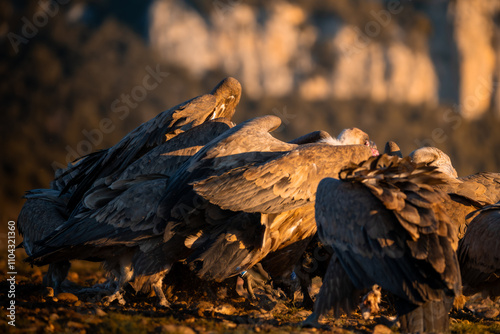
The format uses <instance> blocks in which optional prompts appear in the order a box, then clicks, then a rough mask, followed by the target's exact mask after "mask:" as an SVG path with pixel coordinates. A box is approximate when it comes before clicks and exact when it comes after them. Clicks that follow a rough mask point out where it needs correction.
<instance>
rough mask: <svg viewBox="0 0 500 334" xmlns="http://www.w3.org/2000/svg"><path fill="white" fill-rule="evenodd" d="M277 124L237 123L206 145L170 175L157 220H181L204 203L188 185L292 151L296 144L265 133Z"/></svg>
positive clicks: (272, 119)
mask: <svg viewBox="0 0 500 334" xmlns="http://www.w3.org/2000/svg"><path fill="white" fill-rule="evenodd" d="M280 124H281V120H280V119H279V117H276V116H263V117H257V118H254V119H251V120H248V121H246V122H243V123H240V124H239V125H237V126H235V127H234V128H232V129H230V130H228V131H226V132H225V133H224V134H222V135H221V136H219V137H217V138H216V139H214V140H213V141H212V142H210V143H208V144H207V145H205V146H204V147H203V148H202V149H201V150H200V151H198V153H196V154H195V155H194V156H193V157H192V158H191V159H189V160H188V161H187V162H186V163H185V164H184V165H183V166H181V167H180V168H179V169H178V170H177V172H176V173H175V174H174V175H172V177H171V182H170V183H169V186H168V189H167V190H166V192H165V194H166V195H165V198H164V199H163V200H162V202H161V203H160V205H159V207H158V212H157V213H158V219H160V220H164V221H166V222H169V221H170V220H171V219H174V220H177V221H181V220H183V219H185V218H186V214H188V213H189V212H191V211H193V210H194V209H196V207H195V206H198V205H204V204H205V203H206V201H205V200H203V199H202V198H201V197H200V196H198V195H196V193H194V192H193V191H192V186H191V185H190V183H191V182H193V181H196V180H200V179H205V178H207V177H210V176H213V175H219V174H222V173H224V172H226V171H227V170H231V169H233V168H237V167H240V166H242V165H243V166H244V165H247V164H252V163H255V162H256V161H261V160H262V159H269V157H273V156H276V155H279V154H280V153H282V152H287V151H289V150H291V149H293V148H295V147H296V145H292V144H287V143H284V142H282V141H280V140H278V139H275V138H274V137H272V136H271V135H270V134H269V133H268V132H269V131H272V130H274V129H276V128H278V127H279V125H280Z"/></svg>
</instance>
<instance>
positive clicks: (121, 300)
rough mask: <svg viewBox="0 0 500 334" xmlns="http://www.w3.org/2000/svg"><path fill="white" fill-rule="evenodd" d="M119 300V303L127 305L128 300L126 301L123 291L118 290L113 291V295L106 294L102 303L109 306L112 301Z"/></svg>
mask: <svg viewBox="0 0 500 334" xmlns="http://www.w3.org/2000/svg"><path fill="white" fill-rule="evenodd" d="M115 300H116V301H118V304H120V305H122V306H123V305H125V304H126V303H127V302H126V301H125V299H124V298H123V292H121V291H116V292H115V293H113V294H112V295H110V296H106V297H104V298H103V299H102V304H103V305H104V306H109V304H111V303H112V302H114V301H115Z"/></svg>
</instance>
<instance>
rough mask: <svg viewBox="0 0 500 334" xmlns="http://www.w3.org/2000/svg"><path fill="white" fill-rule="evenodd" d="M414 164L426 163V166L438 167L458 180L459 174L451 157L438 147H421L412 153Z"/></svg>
mask: <svg viewBox="0 0 500 334" xmlns="http://www.w3.org/2000/svg"><path fill="white" fill-rule="evenodd" d="M410 158H411V160H412V161H413V162H414V163H417V164H418V163H425V165H426V166H434V167H437V170H438V171H440V172H441V173H444V174H447V175H449V176H451V177H453V178H455V179H456V178H457V177H458V174H457V171H456V170H455V168H453V165H452V163H451V159H450V157H449V156H448V155H447V154H446V153H444V152H443V151H441V150H440V149H438V148H436V147H421V148H419V149H416V150H415V151H413V152H411V153H410Z"/></svg>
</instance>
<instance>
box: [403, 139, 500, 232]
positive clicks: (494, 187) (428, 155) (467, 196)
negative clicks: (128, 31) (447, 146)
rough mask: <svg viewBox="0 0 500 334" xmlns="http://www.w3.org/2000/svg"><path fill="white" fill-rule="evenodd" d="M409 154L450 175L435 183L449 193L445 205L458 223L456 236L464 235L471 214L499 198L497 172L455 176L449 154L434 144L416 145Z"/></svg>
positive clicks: (450, 215)
mask: <svg viewBox="0 0 500 334" xmlns="http://www.w3.org/2000/svg"><path fill="white" fill-rule="evenodd" d="M410 158H411V159H412V161H413V162H415V163H423V164H425V165H426V166H434V167H437V168H438V170H439V171H441V172H443V173H445V174H446V175H448V177H449V178H450V182H447V183H446V184H443V185H439V186H438V187H439V188H440V189H441V190H443V191H445V192H447V193H448V195H450V199H451V200H448V201H445V203H444V208H445V210H446V213H447V214H448V216H449V217H450V218H451V220H452V222H453V224H454V225H455V226H456V227H457V231H458V237H459V238H462V237H463V236H464V233H465V231H466V229H467V225H468V224H469V223H470V221H471V220H472V219H473V218H474V214H473V212H475V211H476V210H478V209H480V208H482V207H483V206H485V205H491V204H494V203H496V202H498V201H500V174H499V173H489V172H481V173H477V174H473V175H469V176H463V177H458V178H457V173H456V171H455V168H453V165H452V163H451V159H450V157H449V156H448V155H446V154H445V153H444V152H442V151H441V150H439V149H438V148H435V147H423V148H419V149H417V150H415V151H413V152H412V153H411V154H410ZM451 180H454V181H455V182H451Z"/></svg>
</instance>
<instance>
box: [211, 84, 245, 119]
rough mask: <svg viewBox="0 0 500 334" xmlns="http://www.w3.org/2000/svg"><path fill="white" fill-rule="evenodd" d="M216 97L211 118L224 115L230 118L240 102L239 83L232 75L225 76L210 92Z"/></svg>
mask: <svg viewBox="0 0 500 334" xmlns="http://www.w3.org/2000/svg"><path fill="white" fill-rule="evenodd" d="M210 93H211V94H212V95H213V96H215V99H216V107H215V111H214V114H213V116H212V119H214V118H219V117H225V118H228V119H231V118H232V117H233V115H234V112H235V110H236V106H237V105H238V103H239V102H240V97H241V84H240V83H239V81H238V80H236V79H235V78H232V77H227V78H225V79H224V80H222V81H221V82H219V83H218V84H217V86H215V87H214V89H212V91H211V92H210Z"/></svg>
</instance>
